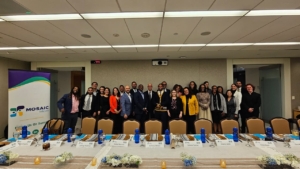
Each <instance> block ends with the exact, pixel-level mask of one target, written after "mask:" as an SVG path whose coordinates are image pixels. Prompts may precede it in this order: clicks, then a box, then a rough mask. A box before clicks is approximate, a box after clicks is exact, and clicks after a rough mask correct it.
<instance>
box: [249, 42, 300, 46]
mask: <svg viewBox="0 0 300 169" xmlns="http://www.w3.org/2000/svg"><path fill="white" fill-rule="evenodd" d="M253 45H255V46H264V45H270V46H272V45H300V42H263V43H254V44H253Z"/></svg>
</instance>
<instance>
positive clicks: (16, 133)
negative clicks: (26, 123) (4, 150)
mask: <svg viewBox="0 0 300 169" xmlns="http://www.w3.org/2000/svg"><path fill="white" fill-rule="evenodd" d="M13 137H14V139H15V141H16V142H17V141H18V139H19V137H20V132H18V131H15V132H13Z"/></svg>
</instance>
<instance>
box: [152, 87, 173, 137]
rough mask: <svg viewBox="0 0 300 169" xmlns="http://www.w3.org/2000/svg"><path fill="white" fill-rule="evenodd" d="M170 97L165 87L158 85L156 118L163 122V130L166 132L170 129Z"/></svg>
mask: <svg viewBox="0 0 300 169" xmlns="http://www.w3.org/2000/svg"><path fill="white" fill-rule="evenodd" d="M169 97H170V96H169V95H168V93H167V92H165V91H164V90H163V85H162V84H161V83H160V84H159V85H158V90H157V92H156V93H155V103H156V107H155V118H156V119H157V120H159V121H161V122H162V128H163V131H162V133H164V131H165V130H166V129H167V128H168V110H167V106H168V102H169Z"/></svg>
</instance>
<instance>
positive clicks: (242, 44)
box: [206, 43, 253, 46]
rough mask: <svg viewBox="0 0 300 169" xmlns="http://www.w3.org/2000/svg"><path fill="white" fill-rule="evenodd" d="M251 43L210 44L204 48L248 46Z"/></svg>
mask: <svg viewBox="0 0 300 169" xmlns="http://www.w3.org/2000/svg"><path fill="white" fill-rule="evenodd" d="M250 45H253V43H211V44H207V45H206V46H250Z"/></svg>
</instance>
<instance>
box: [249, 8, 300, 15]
mask: <svg viewBox="0 0 300 169" xmlns="http://www.w3.org/2000/svg"><path fill="white" fill-rule="evenodd" d="M289 15H300V9H291V10H252V11H250V12H249V13H247V15H246V16H289Z"/></svg>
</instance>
